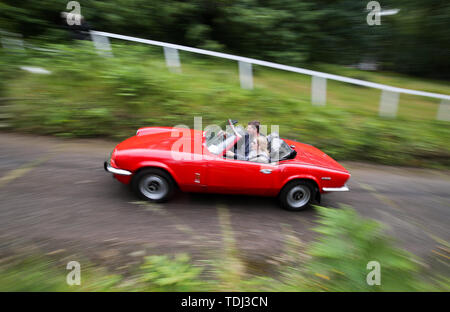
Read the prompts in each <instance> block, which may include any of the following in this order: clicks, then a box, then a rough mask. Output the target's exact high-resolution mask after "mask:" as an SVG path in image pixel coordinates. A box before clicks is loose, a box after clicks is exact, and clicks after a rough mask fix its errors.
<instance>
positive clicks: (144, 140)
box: [116, 127, 202, 152]
mask: <svg viewBox="0 0 450 312" xmlns="http://www.w3.org/2000/svg"><path fill="white" fill-rule="evenodd" d="M174 130H175V132H174ZM182 131H183V132H184V133H182ZM185 131H188V132H189V135H187V133H185ZM195 134H197V135H199V138H200V140H201V139H202V132H201V131H198V130H189V129H184V128H172V127H147V128H140V129H139V130H138V131H137V132H136V135H135V136H133V137H131V138H128V139H126V140H125V141H122V142H121V143H119V145H117V146H116V151H117V152H123V151H126V150H131V149H134V150H136V149H158V150H170V149H171V148H172V146H173V144H174V142H176V141H177V140H180V139H182V138H183V139H186V140H189V141H192V139H193V138H194V135H195ZM189 144H190V143H189Z"/></svg>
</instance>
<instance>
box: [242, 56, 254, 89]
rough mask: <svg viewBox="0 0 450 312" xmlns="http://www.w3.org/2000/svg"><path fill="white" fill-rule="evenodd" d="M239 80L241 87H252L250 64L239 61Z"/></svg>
mask: <svg viewBox="0 0 450 312" xmlns="http://www.w3.org/2000/svg"><path fill="white" fill-rule="evenodd" d="M239 80H240V82H241V88H242V89H248V90H251V89H253V72H252V64H251V63H247V62H242V61H239Z"/></svg>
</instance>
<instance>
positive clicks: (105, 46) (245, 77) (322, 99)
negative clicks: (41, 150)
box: [1, 30, 450, 121]
mask: <svg viewBox="0 0 450 312" xmlns="http://www.w3.org/2000/svg"><path fill="white" fill-rule="evenodd" d="M90 34H91V38H92V40H93V42H94V45H95V47H96V49H97V51H98V52H99V54H101V55H104V56H113V54H112V51H111V45H110V43H109V39H108V38H114V39H120V40H126V41H133V42H139V43H144V44H149V45H154V46H160V47H163V48H164V56H165V59H166V65H167V67H168V68H169V69H170V70H171V71H174V72H181V63H180V57H179V54H178V50H181V51H187V52H192V53H197V54H203V55H209V56H215V57H219V58H224V59H229V60H234V61H237V62H238V65H239V79H240V84H241V87H242V88H244V89H253V72H252V64H255V65H260V66H265V67H270V68H275V69H280V70H284V71H290V72H294V73H299V74H304V75H309V76H311V77H312V82H311V102H312V104H313V105H321V106H323V105H326V88H327V81H326V80H327V79H331V80H335V81H340V82H345V83H350V84H354V85H359V86H364V87H369V88H375V89H380V90H382V93H381V97H380V104H379V115H380V116H385V117H395V116H396V115H397V110H398V102H399V97H400V94H401V93H403V94H411V95H416V96H424V97H429V98H435V99H440V100H441V103H440V105H439V108H438V112H437V114H436V119H438V120H444V121H450V95H446V94H439V93H432V92H425V91H418V90H412V89H405V88H398V87H393V86H389V85H384V84H380V83H375V82H369V81H364V80H359V79H354V78H349V77H344V76H339V75H333V74H328V73H323V72H318V71H314V70H309V69H305V68H299V67H294V66H288V65H282V64H277V63H273V62H266V61H261V60H257V59H253V58H248V57H242V56H237V55H232V54H227V53H221V52H214V51H209V50H204V49H198V48H193V47H188V46H182V45H178V44H172V43H167V42H161V41H155V40H149V39H142V38H137V37H131V36H124V35H119V34H113V33H108V32H103V31H95V30H91V31H90ZM2 37H4V36H2ZM14 39H15V40H16V41H17V39H19V41H21V40H20V38H14ZM1 42H2V44H3V46H4V47H5V45H8V43H10V41H8V40H6V41H5V40H4V38H2V40H1ZM14 43H15V45H18V44H17V42H14ZM19 46H20V45H19Z"/></svg>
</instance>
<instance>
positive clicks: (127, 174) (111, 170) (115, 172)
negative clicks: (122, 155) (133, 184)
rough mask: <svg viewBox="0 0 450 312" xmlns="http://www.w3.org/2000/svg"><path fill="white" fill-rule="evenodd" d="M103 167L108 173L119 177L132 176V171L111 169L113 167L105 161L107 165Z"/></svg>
mask: <svg viewBox="0 0 450 312" xmlns="http://www.w3.org/2000/svg"><path fill="white" fill-rule="evenodd" d="M103 167H104V168H105V170H106V171H108V172H111V173H114V174H118V175H126V176H129V175H131V174H132V172H131V171H128V170H123V169H117V168H114V167H111V165H110V164H109V162H107V161H105V163H104V164H103Z"/></svg>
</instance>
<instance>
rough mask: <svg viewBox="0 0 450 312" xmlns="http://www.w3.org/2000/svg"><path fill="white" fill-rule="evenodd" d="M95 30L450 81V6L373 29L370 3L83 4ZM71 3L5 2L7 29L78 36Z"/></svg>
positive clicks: (428, 5)
mask: <svg viewBox="0 0 450 312" xmlns="http://www.w3.org/2000/svg"><path fill="white" fill-rule="evenodd" d="M79 3H80V5H81V14H82V15H83V16H85V18H86V21H87V23H88V24H89V25H90V27H91V28H93V29H96V30H102V31H109V32H113V33H119V34H124V35H131V36H136V37H142V38H149V39H154V40H160V41H165V42H173V43H178V44H185V45H189V46H195V47H200V48H206V49H212V50H223V51H228V52H233V53H236V54H238V55H244V56H248V57H254V58H260V59H264V60H267V61H275V62H279V63H283V64H289V65H303V66H305V64H311V63H315V62H327V63H333V64H340V65H349V64H356V63H359V62H364V61H376V62H377V63H379V64H380V65H381V66H382V68H383V69H384V70H392V71H395V72H402V73H408V74H414V75H419V76H422V77H424V76H430V77H442V78H449V77H450V76H449V75H450V71H449V66H450V63H449V62H450V60H449V57H448V53H447V52H448V50H449V41H448V38H449V35H450V24H449V23H450V3H449V2H448V1H446V0H428V1H421V0H383V1H382V2H380V4H381V9H383V10H387V9H393V8H397V9H400V12H399V14H396V15H394V16H383V17H382V18H381V24H380V25H378V26H369V25H368V24H367V21H366V18H367V15H368V13H369V12H368V11H367V4H368V1H354V0H340V1H328V0H302V1H298V0H228V1H224V0H171V1H166V0H151V1H148V0H133V1H130V0H95V1H94V0H79ZM66 6H67V0H39V1H16V0H3V1H2V2H1V3H0V25H1V26H0V27H1V28H4V29H5V30H8V31H12V32H18V33H21V34H23V35H24V36H25V37H41V38H46V39H50V40H55V41H56V40H64V41H65V42H66V41H67V40H68V39H69V38H70V37H71V35H70V34H69V33H68V32H67V28H68V26H67V23H65V21H63V19H62V18H61V15H60V13H61V12H62V11H66V12H69V11H71V10H68V9H66Z"/></svg>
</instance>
